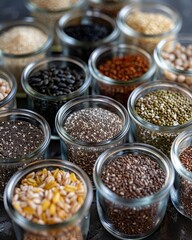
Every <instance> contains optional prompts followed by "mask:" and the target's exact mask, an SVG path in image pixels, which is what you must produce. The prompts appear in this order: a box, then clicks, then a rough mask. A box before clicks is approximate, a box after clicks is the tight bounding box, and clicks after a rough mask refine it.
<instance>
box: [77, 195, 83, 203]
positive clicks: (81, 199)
mask: <svg viewBox="0 0 192 240" xmlns="http://www.w3.org/2000/svg"><path fill="white" fill-rule="evenodd" d="M77 201H78V203H79V204H82V203H83V202H84V198H83V197H82V196H79V197H78V198H77Z"/></svg>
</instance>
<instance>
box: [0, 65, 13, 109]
mask: <svg viewBox="0 0 192 240" xmlns="http://www.w3.org/2000/svg"><path fill="white" fill-rule="evenodd" d="M0 79H2V80H5V81H6V82H7V83H8V85H9V88H10V92H9V93H8V95H7V96H6V97H4V98H3V99H2V100H0V110H11V109H13V108H16V106H17V103H16V93H17V82H16V79H15V77H14V76H13V74H11V73H10V72H9V71H7V70H6V69H4V68H0ZM0 89H1V87H0Z"/></svg>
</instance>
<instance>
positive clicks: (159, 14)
mask: <svg viewBox="0 0 192 240" xmlns="http://www.w3.org/2000/svg"><path fill="white" fill-rule="evenodd" d="M117 26H118V28H119V29H120V32H121V41H122V42H124V43H128V44H134V45H138V46H139V47H141V48H143V49H145V50H147V51H149V52H150V53H151V54H152V53H153V50H154V49H155V47H156V45H157V44H158V42H160V40H161V39H163V38H165V37H169V38H171V37H173V36H175V35H176V34H177V33H178V32H179V31H180V29H181V26H182V19H181V16H180V14H179V13H178V12H177V11H176V9H174V8H173V7H171V6H169V5H166V4H163V3H154V2H148V1H147V2H146V1H142V2H141V1H140V2H138V1H136V2H133V3H131V4H128V5H126V6H125V7H123V8H122V9H121V10H120V12H119V14H118V16H117Z"/></svg>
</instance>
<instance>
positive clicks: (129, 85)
mask: <svg viewBox="0 0 192 240" xmlns="http://www.w3.org/2000/svg"><path fill="white" fill-rule="evenodd" d="M133 57H134V59H133ZM138 58H139V59H138ZM115 59H116V60H115ZM109 61H110V62H111V64H110V65H109ZM121 61H122V68H120V66H119V62H121ZM131 61H132V62H131ZM126 62H127V63H126ZM135 62H137V63H136V64H135ZM140 62H141V64H140ZM106 65H107V66H106ZM147 65H148V66H147ZM105 66H106V71H105V72H106V73H107V74H109V73H110V74H111V75H113V76H115V77H113V78H112V77H109V76H107V75H104V74H102V72H101V71H100V67H102V68H105ZM128 67H129V68H130V72H127V71H128V70H127V69H128ZM108 68H109V70H108ZM133 68H134V70H136V69H137V70H136V71H135V72H134V74H137V75H135V76H136V77H135V78H130V79H128V80H121V79H118V76H119V74H121V75H120V77H121V78H122V77H125V78H126V77H127V76H131V74H133V73H132V69H133ZM141 68H142V71H143V73H140V72H141ZM89 70H90V72H91V75H92V78H93V92H94V93H96V94H101V95H106V96H109V97H111V98H114V99H115V100H117V101H119V102H120V103H122V104H123V105H124V106H125V107H126V106H127V99H128V97H129V95H130V93H131V92H132V91H133V90H134V89H135V88H136V87H137V86H139V85H140V84H142V83H144V82H148V81H151V80H153V77H154V74H155V70H156V66H155V64H154V60H153V58H152V57H151V55H150V54H149V53H147V52H146V51H145V50H143V49H141V48H139V47H137V46H134V45H126V44H113V45H109V46H101V47H99V48H97V49H95V50H94V51H93V53H92V54H91V56H90V58H89ZM104 70H105V69H104ZM113 70H114V71H113ZM124 71H125V76H122V75H123V74H124ZM137 71H138V72H137ZM139 75H140V76H139ZM138 76H139V77H138Z"/></svg>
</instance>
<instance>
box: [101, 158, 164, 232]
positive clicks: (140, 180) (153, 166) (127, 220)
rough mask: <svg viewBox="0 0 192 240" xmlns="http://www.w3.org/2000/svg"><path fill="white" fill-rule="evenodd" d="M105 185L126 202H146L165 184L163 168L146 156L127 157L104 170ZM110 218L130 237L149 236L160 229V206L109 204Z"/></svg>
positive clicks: (107, 212)
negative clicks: (127, 200)
mask: <svg viewBox="0 0 192 240" xmlns="http://www.w3.org/2000/svg"><path fill="white" fill-rule="evenodd" d="M101 178H102V181H103V183H104V184H105V185H106V186H107V187H108V188H109V189H111V190H112V191H113V192H114V193H116V194H117V195H119V196H121V197H122V198H125V199H135V198H142V197H145V196H149V195H152V194H154V193H156V192H157V191H159V190H160V189H161V188H162V186H163V185H164V183H165V178H166V176H165V173H164V171H163V170H162V169H161V167H160V165H159V164H158V163H156V162H155V161H153V160H152V159H151V158H149V157H148V156H145V155H133V154H127V155H125V156H122V157H118V158H117V159H115V160H114V161H111V162H109V163H108V164H107V165H105V166H104V167H103V169H102V176H101ZM105 204H106V206H105V209H106V214H107V216H108V218H109V222H111V223H112V224H113V225H114V227H115V229H117V230H118V231H119V232H121V233H125V234H128V235H133V234H145V233H147V232H148V231H150V230H151V229H153V228H154V226H155V225H156V221H157V219H158V214H159V213H158V204H157V203H155V204H151V205H148V206H143V207H138V208H128V207H124V206H120V205H118V204H113V203H112V202H109V201H105Z"/></svg>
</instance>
